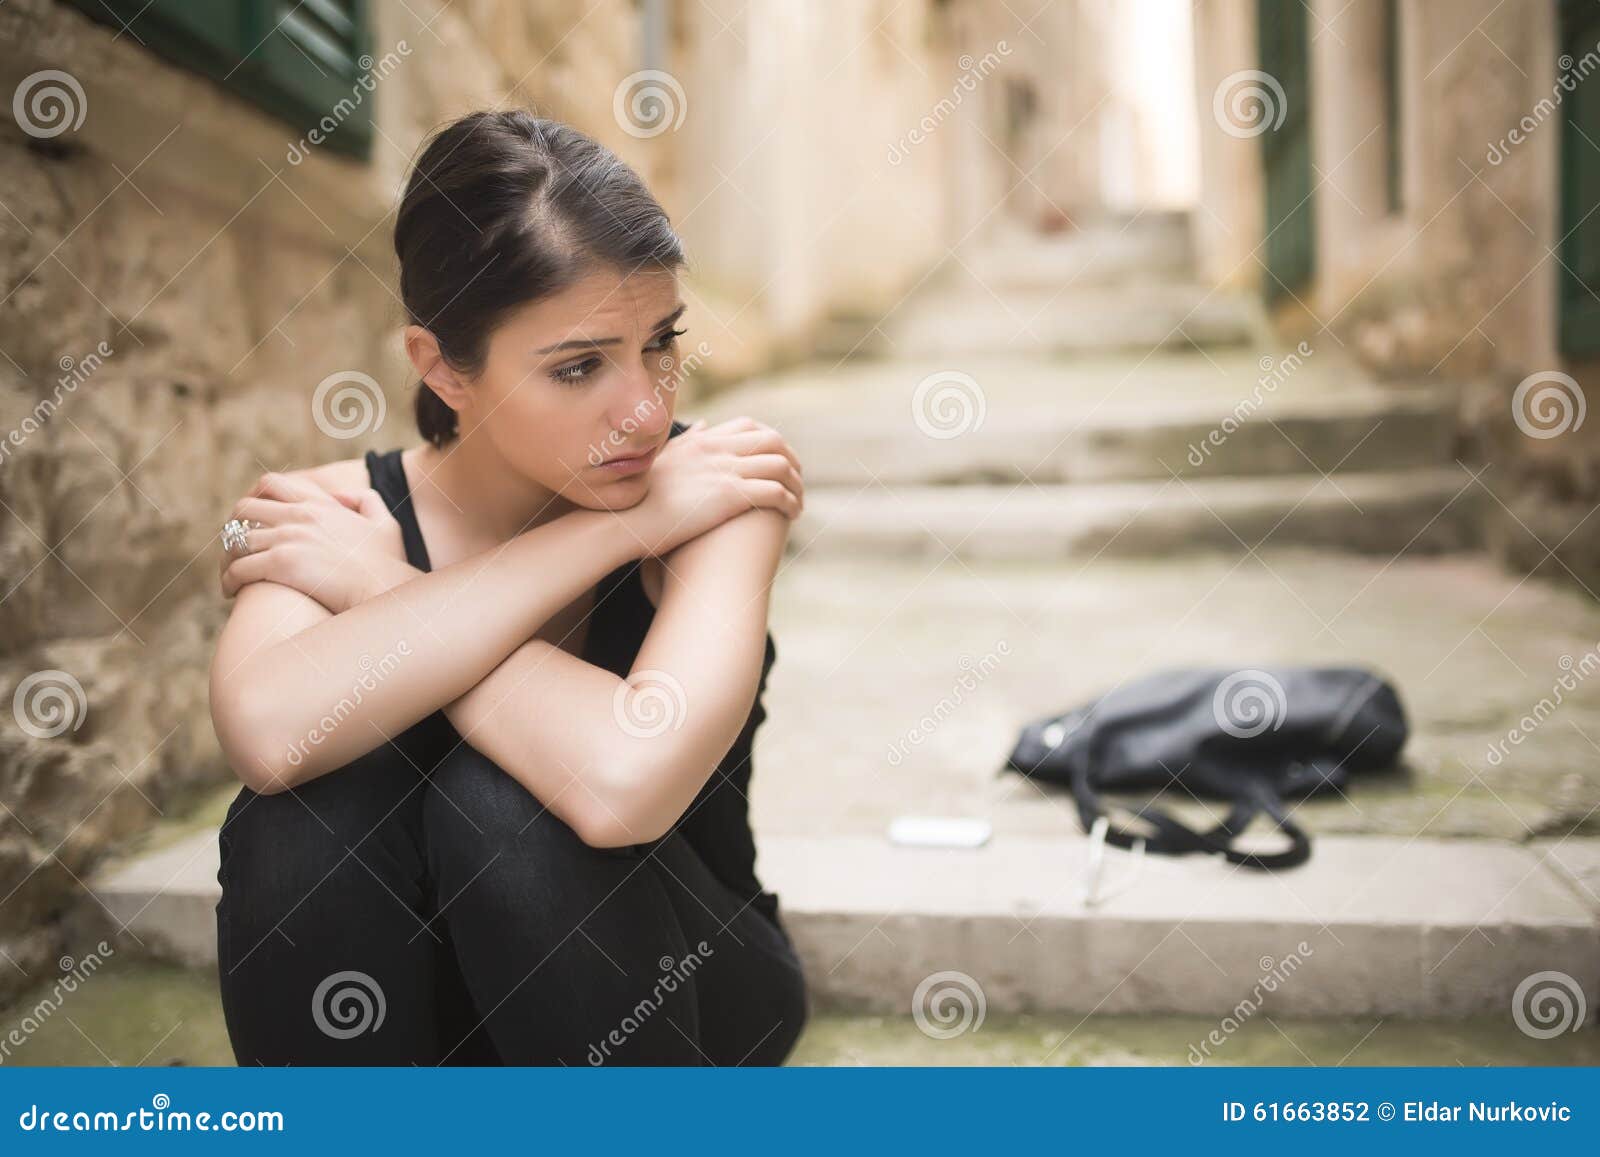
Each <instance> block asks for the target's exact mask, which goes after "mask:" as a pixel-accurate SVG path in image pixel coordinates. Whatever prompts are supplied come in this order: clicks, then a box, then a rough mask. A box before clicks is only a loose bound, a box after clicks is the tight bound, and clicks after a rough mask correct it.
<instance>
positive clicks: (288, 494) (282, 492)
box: [246, 470, 327, 502]
mask: <svg viewBox="0 0 1600 1157" xmlns="http://www.w3.org/2000/svg"><path fill="white" fill-rule="evenodd" d="M319 494H327V491H326V490H324V489H323V488H322V487H320V486H317V485H315V484H314V483H311V482H307V481H305V480H304V479H303V478H291V477H290V476H289V475H287V474H283V473H280V472H278V471H276V470H272V471H268V472H267V473H265V474H263V475H262V476H261V477H260V478H257V479H256V484H255V485H254V486H252V487H250V489H249V490H248V491H246V495H247V496H248V497H251V498H274V499H277V500H278V501H280V502H298V501H301V500H303V499H306V498H315V497H316V496H317V495H319Z"/></svg>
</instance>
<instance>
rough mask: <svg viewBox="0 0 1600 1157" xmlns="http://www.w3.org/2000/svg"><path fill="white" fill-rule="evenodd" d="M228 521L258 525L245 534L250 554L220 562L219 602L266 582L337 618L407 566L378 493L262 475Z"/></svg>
mask: <svg viewBox="0 0 1600 1157" xmlns="http://www.w3.org/2000/svg"><path fill="white" fill-rule="evenodd" d="M230 517H232V518H237V519H240V520H242V521H247V522H259V523H260V524H261V525H260V526H252V527H251V529H250V553H249V554H246V555H237V554H231V553H226V552H225V553H224V554H223V557H222V569H221V579H222V594H223V597H224V598H232V597H233V596H234V595H235V594H237V593H238V591H239V588H240V587H242V586H244V585H245V584H246V583H252V582H260V581H261V580H263V579H266V580H270V581H272V582H275V583H281V584H282V585H283V586H286V587H293V588H294V589H295V590H297V591H300V592H301V593H302V594H305V595H307V596H309V597H311V598H313V599H316V600H317V601H318V602H319V603H321V604H322V605H323V606H325V607H327V608H328V610H329V611H331V612H332V613H333V614H336V615H337V614H339V613H340V612H342V611H345V610H348V609H349V608H351V607H353V606H355V605H356V604H357V603H360V602H362V601H364V600H365V599H368V598H371V597H372V596H373V595H374V594H376V593H378V592H379V591H382V590H387V589H388V588H389V587H390V586H392V585H394V583H395V581H396V580H397V578H398V577H399V568H401V567H406V566H407V564H406V551H405V541H404V539H403V538H402V536H401V533H400V524H399V523H398V522H397V521H395V518H394V515H392V514H390V513H389V508H388V506H387V505H386V504H385V503H384V501H383V496H382V495H381V494H379V493H378V492H377V491H376V490H370V489H369V490H356V491H345V492H330V491H327V490H324V489H323V488H322V487H320V486H318V485H316V484H315V483H313V482H309V481H306V480H305V479H303V478H295V477H292V476H289V475H286V474H277V473H270V474H263V475H262V476H261V478H260V479H259V480H258V481H257V482H256V484H255V485H254V486H252V487H251V488H250V490H249V491H248V492H247V493H246V494H245V496H244V497H243V498H241V499H240V500H239V501H238V502H237V503H235V504H234V507H233V513H232V514H231V515H230ZM408 569H409V568H408Z"/></svg>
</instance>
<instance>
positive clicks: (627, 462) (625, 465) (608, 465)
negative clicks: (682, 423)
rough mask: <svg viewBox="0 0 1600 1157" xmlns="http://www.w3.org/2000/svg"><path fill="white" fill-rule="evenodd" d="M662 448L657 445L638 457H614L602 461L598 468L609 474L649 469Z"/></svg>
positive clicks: (625, 473) (622, 474) (630, 472)
mask: <svg viewBox="0 0 1600 1157" xmlns="http://www.w3.org/2000/svg"><path fill="white" fill-rule="evenodd" d="M660 449H661V447H660V446H657V447H655V449H653V450H651V451H649V452H648V453H646V454H641V455H639V456H638V457H637V458H612V459H611V460H609V461H607V462H602V463H600V465H599V466H597V467H596V469H597V470H604V471H606V472H607V473H608V474H615V475H618V476H625V475H628V474H637V473H639V472H640V471H641V470H648V469H649V468H650V463H652V462H654V461H655V457H656V453H657V452H658V451H659V450H660Z"/></svg>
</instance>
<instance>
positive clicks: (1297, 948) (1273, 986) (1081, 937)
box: [92, 830, 1600, 1021]
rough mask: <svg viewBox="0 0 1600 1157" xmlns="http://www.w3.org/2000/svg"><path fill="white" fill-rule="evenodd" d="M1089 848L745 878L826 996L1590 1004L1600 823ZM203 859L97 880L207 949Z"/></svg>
mask: <svg viewBox="0 0 1600 1157" xmlns="http://www.w3.org/2000/svg"><path fill="white" fill-rule="evenodd" d="M1554 852H1559V853H1560V858H1558V857H1557V856H1556V855H1554V854H1552V853H1554ZM1088 855H1089V843H1088V841H1087V840H1085V839H1083V838H1081V837H1048V838H1047V837H1038V836H1025V835H1021V836H1019V835H1004V836H1000V837H997V838H996V839H994V840H993V841H992V842H991V843H990V844H988V845H986V846H984V847H981V848H978V849H972V850H963V851H954V850H947V849H923V848H918V849H911V848H904V847H899V846H895V845H892V844H890V843H889V842H888V841H887V840H886V839H883V838H879V837H871V836H825V835H816V836H772V837H767V838H765V839H764V840H763V841H762V844H761V875H762V880H763V883H764V884H765V885H766V886H767V888H768V889H770V890H772V891H775V892H777V893H778V895H779V897H780V903H781V912H782V917H783V919H784V922H785V925H786V926H787V927H788V929H789V931H790V933H791V935H792V936H793V937H794V939H795V942H796V945H797V947H798V948H799V950H800V953H801V957H802V960H803V962H804V964H805V966H806V971H807V975H808V980H809V982H810V985H811V990H812V993H813V997H814V999H815V1001H816V1003H817V1006H818V1007H820V1008H845V1009H862V1010H876V1011H883V1012H895V1011H904V1009H905V1008H906V1007H907V1006H908V1005H914V1003H915V1002H916V1000H918V999H919V998H918V997H916V995H915V994H917V993H918V992H919V991H920V992H922V993H923V996H922V997H921V998H920V999H922V1000H923V1001H925V1002H926V1003H925V1006H924V1009H925V1012H926V1013H927V1014H928V1015H930V1016H933V1017H934V1019H935V1020H936V1021H937V1019H938V1017H939V1016H942V1015H944V1014H943V1012H942V1011H939V1010H937V1009H936V1007H935V1006H934V1004H933V1001H935V1000H936V999H937V997H935V996H934V995H933V994H934V993H935V992H936V991H940V990H948V991H949V992H950V993H960V992H965V993H967V994H968V996H969V997H970V998H971V999H973V1000H980V999H981V1000H982V1001H983V1002H984V1003H985V1005H986V1007H987V1008H989V1009H993V1010H995V1011H1045V1010H1066V1011H1073V1012H1082V1013H1086V1014H1087V1013H1095V1012H1100V1013H1106V1014H1115V1013H1156V1012H1173V1013H1200V1014H1205V1015H1211V1016H1224V1015H1228V1014H1230V1013H1231V1014H1234V1015H1236V1016H1238V1017H1239V1019H1243V1016H1242V1015H1240V1014H1239V1013H1238V1006H1239V1002H1240V1001H1241V1000H1245V999H1253V1000H1255V1001H1257V1002H1259V1005H1260V1009H1261V1011H1262V1012H1263V1013H1264V1014H1268V1015H1271V1014H1279V1015H1286V1016H1326V1015H1357V1014H1360V1015H1380V1016H1389V1015H1393V1016H1408V1017H1410V1016H1433V1017H1460V1016H1471V1015H1480V1014H1486V1013H1501V1014H1503V1013H1504V1012H1505V1011H1506V1010H1507V1009H1508V1008H1509V1007H1510V1003H1511V999H1512V994H1513V992H1514V991H1515V990H1516V988H1517V986H1518V985H1519V983H1521V982H1522V981H1523V980H1524V978H1526V977H1528V976H1530V975H1533V974H1535V973H1538V972H1549V971H1556V972H1560V973H1562V974H1564V975H1565V976H1567V977H1570V978H1571V981H1572V984H1573V986H1574V992H1580V991H1581V993H1582V994H1583V998H1584V1000H1585V1001H1586V1003H1587V1005H1588V1006H1589V1007H1595V1006H1596V1005H1597V1004H1600V999H1597V994H1600V926H1597V917H1600V913H1597V910H1596V908H1595V906H1594V905H1592V904H1591V903H1589V902H1587V901H1588V900H1592V899H1593V896H1592V894H1591V895H1585V892H1586V891H1587V889H1582V888H1580V885H1579V883H1578V877H1577V876H1575V875H1573V874H1572V872H1571V870H1570V869H1569V868H1567V867H1564V866H1563V865H1564V862H1565V863H1566V864H1570V863H1573V862H1575V863H1577V864H1578V865H1579V866H1580V870H1587V871H1588V872H1590V874H1591V878H1592V874H1593V871H1594V870H1595V868H1596V867H1597V866H1600V841H1596V840H1590V841H1571V840H1567V841H1562V842H1561V844H1560V845H1554V846H1552V847H1549V848H1541V847H1538V846H1534V847H1518V846H1514V845H1509V844H1501V843H1498V842H1486V841H1447V840H1431V839H1421V840H1400V839H1392V838H1383V837H1343V838H1340V837H1330V838H1326V839H1323V840H1321V841H1320V842H1319V844H1318V847H1317V850H1316V854H1315V855H1314V856H1313V858H1312V860H1311V861H1310V862H1309V863H1307V864H1305V865H1302V866H1301V867H1298V868H1295V869H1292V870H1289V871H1284V872H1277V873H1271V874H1264V873H1255V872H1247V871H1243V870H1238V869H1234V868H1232V867H1231V866H1229V865H1227V864H1224V863H1220V862H1216V861H1196V860H1190V859H1184V860H1178V859H1167V858H1164V857H1153V856H1152V857H1147V858H1145V859H1144V860H1143V862H1142V863H1138V862H1136V860H1135V858H1134V857H1133V856H1132V855H1131V854H1128V853H1122V852H1117V851H1109V852H1107V853H1106V855H1107V863H1106V866H1105V869H1104V874H1103V876H1102V883H1101V889H1102V894H1103V895H1104V896H1106V897H1107V898H1105V899H1102V900H1100V901H1099V902H1098V903H1096V904H1095V905H1094V906H1093V907H1090V906H1088V905H1087V904H1086V903H1085V902H1084V897H1083V894H1082V886H1083V883H1084V881H1085V879H1086V877H1085V870H1086V867H1087V864H1088ZM216 873H217V841H216V832H215V830H209V831H202V832H198V833H195V834H193V835H190V836H188V837H186V838H185V839H183V840H181V841H179V842H177V843H175V844H172V845H170V846H168V847H167V848H165V849H163V850H161V851H159V852H157V853H154V854H152V855H149V856H147V857H145V858H143V859H141V860H138V861H135V862H134V863H131V864H125V865H122V866H121V867H119V868H116V869H112V870H108V871H106V872H104V873H102V874H101V875H100V876H98V877H97V878H96V879H95V881H94V882H93V884H92V889H93V892H94V894H95V897H96V898H97V899H98V900H99V902H100V904H101V905H103V906H104V908H105V910H106V911H108V912H109V913H110V914H111V916H112V917H113V918H114V919H115V920H116V921H117V922H118V923H120V924H122V925H123V926H125V927H126V928H127V929H128V930H130V931H131V932H132V933H133V934H134V935H136V936H137V937H138V938H139V940H140V941H141V942H142V943H143V944H144V945H145V947H146V948H147V949H148V950H150V951H152V952H154V953H156V954H158V955H162V956H166V957H169V958H172V959H175V960H177V961H180V962H182V963H185V964H189V965H193V966H205V965H211V964H215V962H216V938H215V933H216V924H215V915H214V910H215V905H216V903H217V900H218V898H219V896H220V888H219V886H218V884H217V879H216ZM1268 977H1271V978H1273V982H1269V981H1268V980H1267V979H1266V978H1268ZM1274 982H1275V983H1274ZM1263 985H1265V986H1266V992H1263V991H1262V987H1263ZM1251 1011H1252V1012H1253V1011H1254V1009H1252V1010H1251Z"/></svg>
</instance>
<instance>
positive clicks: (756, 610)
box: [446, 509, 790, 846]
mask: <svg viewBox="0 0 1600 1157" xmlns="http://www.w3.org/2000/svg"><path fill="white" fill-rule="evenodd" d="M789 525H790V520H789V519H788V518H786V517H785V516H784V515H783V514H781V513H779V512H777V511H773V510H768V509H760V510H751V511H747V512H746V513H744V514H741V515H737V516H735V517H733V518H730V519H728V520H727V521H726V522H723V523H722V524H720V525H719V526H716V527H714V528H712V529H711V530H708V531H706V532H705V533H704V534H701V535H700V536H698V537H697V538H694V539H692V540H690V541H689V542H686V543H684V544H683V545H681V546H679V547H677V548H676V549H675V550H673V551H671V552H669V553H668V554H667V555H665V556H664V562H665V563H666V566H665V568H664V570H665V577H664V581H663V588H662V592H661V600H660V605H659V606H658V608H657V610H656V614H655V618H654V621H653V622H652V624H651V627H650V630H649V632H648V633H647V635H646V637H645V641H644V643H643V645H642V646H641V647H640V649H639V654H638V657H637V659H636V660H635V662H634V665H633V669H632V671H631V672H630V673H629V678H628V680H627V681H624V680H622V679H619V678H617V677H616V676H615V675H613V674H612V673H611V672H609V671H607V670H605V669H603V668H601V667H597V666H595V665H594V664H592V663H588V662H585V661H584V660H582V659H579V658H577V657H576V656H573V655H570V654H568V653H567V652H565V651H563V650H561V649H560V648H559V647H557V646H555V645H554V644H551V643H548V642H545V641H543V640H540V639H531V640H529V641H527V642H526V643H524V644H522V645H521V646H520V647H518V648H517V649H516V650H515V651H514V652H512V654H511V655H510V656H508V657H507V658H506V659H505V661H504V662H502V663H501V664H500V665H499V666H498V667H496V668H495V670H494V671H492V672H491V673H490V674H489V675H488V676H486V677H485V678H484V679H483V680H482V681H481V682H480V683H478V684H477V685H476V686H475V687H473V688H472V689H471V690H470V691H469V692H467V693H466V694H465V695H463V696H462V697H461V698H460V699H459V700H457V701H456V702H454V703H452V704H451V705H450V706H449V707H448V708H446V711H447V713H448V714H449V715H450V718H451V722H452V723H454V724H455V726H456V729H457V730H458V731H460V732H461V734H462V735H463V736H464V737H465V738H466V739H467V741H468V742H469V743H471V744H472V746H473V747H475V748H477V749H478V750H479V751H481V752H483V753H484V754H485V755H486V756H488V757H489V758H490V759H492V760H494V762H495V763H497V764H498V765H499V766H500V767H501V768H503V769H504V770H505V771H506V772H507V773H508V774H510V775H511V776H513V777H514V778H515V779H517V781H518V782H520V783H521V784H522V785H523V786H524V787H526V788H527V789H528V791H529V792H531V793H532V794H533V795H534V796H535V797H536V798H538V799H539V800H540V801H542V802H543V803H544V804H545V806H546V807H549V808H551V809H552V810H553V811H557V812H558V814H559V807H560V802H561V801H563V800H566V799H568V798H569V797H570V796H571V795H572V794H573V793H579V794H583V795H586V796H589V797H591V798H589V799H586V800H585V801H584V802H585V804H586V805H590V806H591V807H592V812H591V814H593V815H595V816H596V817H597V818H598V820H599V822H600V824H601V830H597V831H593V832H591V833H590V834H589V836H588V837H587V838H588V839H589V841H590V842H592V843H597V844H600V845H613V846H620V845H626V844H633V843H641V842H644V841H647V840H652V839H655V838H657V837H658V836H660V835H661V834H662V833H664V832H666V831H667V830H669V829H670V828H671V826H672V825H673V824H674V823H675V822H677V820H678V818H679V817H680V816H681V815H682V814H683V811H684V809H685V808H687V807H688V805H689V804H690V803H691V802H692V801H693V799H694V797H695V794H696V793H697V792H698V791H699V790H700V788H701V787H702V786H703V785H704V783H705V781H706V780H707V778H708V777H709V776H710V775H711V773H712V771H713V770H714V769H715V768H716V766H717V764H718V763H720V762H721V760H722V758H723V757H724V756H725V755H726V754H727V753H728V750H729V748H730V747H732V745H733V742H734V740H735V739H737V738H738V735H739V732H740V730H741V729H742V728H743V726H744V724H745V721H746V719H747V718H748V717H749V714H750V710H751V708H752V707H753V705H754V703H755V696H756V692H757V688H758V685H759V682H760V677H761V667H762V663H763V660H764V658H765V655H766V638H767V610H768V599H769V593H770V586H771V582H772V579H773V576H774V575H775V574H776V572H777V568H778V564H779V561H780V559H781V558H782V555H783V547H784V542H785V539H786V537H787V535H788V528H789ZM608 817H609V819H608ZM606 828H609V830H605V829H606Z"/></svg>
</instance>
